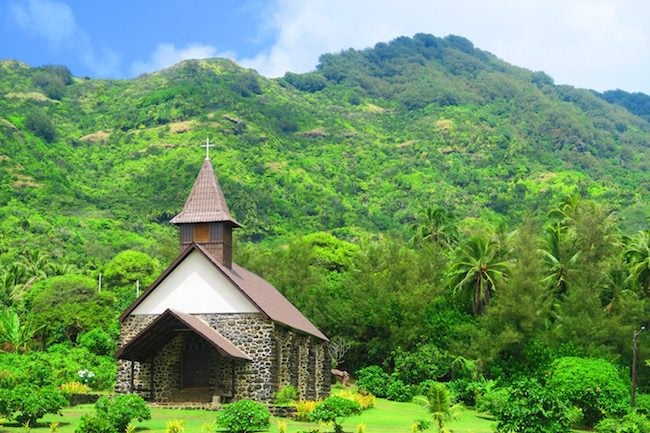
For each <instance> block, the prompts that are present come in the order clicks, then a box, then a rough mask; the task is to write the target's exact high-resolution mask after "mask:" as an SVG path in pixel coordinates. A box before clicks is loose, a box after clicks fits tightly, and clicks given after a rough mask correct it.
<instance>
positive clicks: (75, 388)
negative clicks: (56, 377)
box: [59, 381, 90, 394]
mask: <svg viewBox="0 0 650 433" xmlns="http://www.w3.org/2000/svg"><path fill="white" fill-rule="evenodd" d="M59 389H60V390H61V391H63V392H65V393H66V394H87V393H89V392H90V387H89V386H88V385H86V384H84V383H81V382H77V381H72V382H66V383H64V384H62V385H61V386H60V387H59Z"/></svg>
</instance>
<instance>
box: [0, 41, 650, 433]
mask: <svg viewBox="0 0 650 433" xmlns="http://www.w3.org/2000/svg"><path fill="white" fill-rule="evenodd" d="M0 94H1V95H3V96H2V98H0V146H1V147H0V179H1V182H0V206H1V207H0V302H1V303H2V305H3V307H4V309H3V312H2V316H0V319H1V320H0V337H1V338H0V340H1V342H2V349H3V350H4V351H5V352H12V353H11V354H7V355H3V356H2V357H0V364H1V368H2V375H0V391H1V390H2V389H11V388H13V387H17V386H32V387H37V388H38V387H49V386H60V385H62V384H65V385H68V386H69V384H70V383H72V382H75V381H80V382H84V383H83V384H85V385H88V386H90V387H93V388H97V389H106V388H110V386H111V380H112V379H111V378H112V377H113V375H114V366H113V364H112V361H111V354H112V352H113V350H114V345H115V339H116V336H117V324H116V318H117V316H118V315H119V313H120V312H121V310H122V309H123V308H124V307H125V306H126V305H127V304H128V303H129V302H131V301H132V300H133V299H134V297H135V296H136V289H135V285H136V281H137V282H139V284H140V285H141V287H144V286H146V284H148V283H150V282H152V281H153V279H154V278H155V277H156V276H157V275H158V274H159V272H160V271H161V270H162V268H163V266H164V265H165V264H167V263H169V262H170V260H171V259H172V258H173V257H174V256H175V254H176V253H177V251H178V250H177V248H178V246H177V240H176V236H177V235H176V233H175V229H174V228H173V227H171V226H170V225H169V224H167V221H168V220H169V219H170V217H171V216H173V215H174V214H175V213H176V212H178V211H179V210H180V208H181V206H182V204H183V201H184V199H185V197H186V196H187V194H188V192H189V189H190V186H191V184H192V182H193V180H194V177H195V175H196V173H197V171H198V168H199V164H200V161H201V158H202V157H203V152H202V150H201V149H200V148H199V147H198V146H199V144H200V143H202V142H204V141H205V137H210V139H211V141H213V142H218V143H219V147H218V148H217V149H216V150H214V151H213V154H212V155H213V158H212V159H213V163H214V165H215V169H216V171H217V173H218V176H219V179H220V181H221V184H222V186H223V189H224V192H225V195H226V197H227V199H228V202H229V204H230V207H231V210H232V213H233V214H234V216H235V217H236V218H237V219H238V220H239V221H240V222H242V223H243V225H244V229H242V230H240V231H239V232H238V233H239V234H238V244H237V246H236V256H237V257H236V259H237V261H238V262H240V263H241V264H243V265H245V266H246V267H249V268H250V269H252V270H254V271H256V272H258V273H260V274H261V275H263V276H264V277H265V278H267V279H269V280H270V281H271V282H272V283H273V284H274V285H276V286H277V287H278V288H279V289H280V290H281V291H282V292H283V293H285V294H286V295H287V297H288V298H289V299H290V300H292V301H293V302H294V303H295V304H296V305H297V306H298V307H299V308H301V309H302V310H303V311H304V312H305V314H306V315H307V316H308V317H309V318H310V319H312V320H313V321H314V322H315V323H316V324H317V325H318V326H319V327H321V329H323V331H324V332H325V333H326V334H327V335H329V336H331V337H336V340H335V341H336V342H337V345H338V346H339V347H340V348H343V349H345V350H341V351H340V353H341V354H343V355H341V357H340V358H339V359H338V361H339V362H340V363H341V367H342V368H345V369H348V370H350V371H355V370H357V369H359V368H362V367H367V366H371V365H375V367H371V370H364V371H365V373H368V377H367V378H366V379H367V380H368V381H370V382H371V383H373V384H374V385H373V386H375V385H376V386H377V387H378V389H380V390H381V391H380V392H381V393H383V394H384V395H386V396H388V397H390V398H392V399H394V400H404V401H406V400H409V399H410V398H411V397H412V396H413V394H414V392H417V391H418V390H419V391H422V393H424V394H426V392H428V391H427V390H428V389H438V388H436V385H433V383H435V382H441V381H442V382H448V383H449V388H450V389H451V390H452V391H453V393H454V395H455V396H456V397H457V398H458V399H460V400H463V401H465V402H466V403H468V404H478V403H479V402H478V401H475V400H476V399H479V400H480V399H483V400H482V401H483V402H484V403H485V405H486V406H490V405H491V404H492V403H490V402H488V400H489V401H496V400H497V398H496V397H495V398H492V397H493V396H492V391H491V390H492V388H495V389H499V390H510V391H507V392H508V395H509V396H510V400H508V402H507V404H510V405H513V406H512V407H516V405H518V404H519V405H520V406H522V407H525V406H526V405H528V404H529V403H528V402H530V401H532V400H531V399H533V400H534V399H541V400H543V401H544V402H545V403H544V404H546V403H548V404H549V405H550V406H549V411H556V410H558V411H564V410H565V409H564V406H567V405H566V404H565V403H563V402H560V403H561V404H560V403H558V402H556V401H555V400H552V399H551V397H549V396H550V395H551V394H549V392H547V391H544V389H545V387H550V386H554V387H556V388H557V389H560V388H561V386H560V385H559V384H556V383H555V382H552V381H553V380H554V379H553V378H554V377H555V376H552V373H553V371H554V369H556V366H557V365H558V363H559V362H567V363H569V364H570V365H573V364H571V363H572V362H573V363H574V364H576V363H577V364H580V363H581V362H590V361H594V360H595V361H594V362H603V363H605V364H606V365H601V364H598V366H599V367H598V371H602V372H604V373H603V374H604V375H605V377H607V378H608V379H607V383H606V385H608V386H609V385H612V384H614V385H616V387H618V388H617V390H620V389H621V387H623V388H626V387H627V386H628V379H627V377H629V372H628V370H627V368H628V366H629V364H630V359H631V337H632V333H633V332H634V331H635V330H638V329H640V327H641V326H642V325H646V326H650V323H648V317H650V303H649V296H650V256H649V255H650V232H649V231H648V221H649V218H650V206H648V202H649V200H650V178H649V176H648V173H649V172H650V123H648V121H647V116H645V115H646V114H647V113H646V112H645V111H643V108H638V107H640V105H642V104H643V103H645V102H644V101H645V99H644V98H643V96H638V97H634V98H626V97H624V96H625V95H620V94H619V95H618V96H616V95H614V94H609V93H605V94H604V95H600V96H602V97H599V95H596V94H594V93H593V92H591V91H587V90H580V89H575V88H573V87H570V86H556V85H555V84H554V83H553V80H552V79H551V78H550V77H549V76H547V75H546V74H544V73H541V72H530V71H527V70H524V69H521V68H517V67H514V66H511V65H508V64H507V63H505V62H503V61H501V60H499V59H497V58H496V57H494V56H493V55H491V54H489V53H487V52H484V51H481V50H478V49H476V48H475V47H473V46H472V44H471V43H470V42H469V41H467V40H466V39H463V38H460V37H456V36H449V37H447V38H444V39H439V38H435V37H433V36H430V35H423V34H418V35H416V36H415V37H413V38H398V39H396V40H395V41H392V42H390V43H387V44H384V43H380V44H377V45H376V46H375V47H374V48H372V49H366V50H361V51H358V50H347V51H344V52H342V53H339V54H326V55H324V56H322V57H321V61H320V64H319V65H318V67H317V69H316V70H315V71H313V72H310V73H308V74H292V73H288V74H287V75H286V76H285V77H283V78H281V79H276V80H268V79H265V78H263V77H261V76H259V75H257V74H256V73H255V72H254V71H250V70H245V69H242V68H240V67H238V66H237V65H235V64H233V63H232V62H229V61H226V60H202V61H186V62H183V63H181V64H178V65H176V66H174V67H172V68H170V69H167V70H164V71H161V72H158V73H154V74H151V75H143V76H141V77H139V78H137V79H134V80H124V81H121V80H89V79H79V78H75V77H72V76H71V75H70V72H69V71H68V70H67V69H66V68H65V67H60V66H45V67H40V68H30V67H27V66H26V65H23V64H20V63H18V62H14V61H4V62H1V63H0ZM602 98H605V99H607V100H611V101H612V102H615V104H620V105H623V106H624V107H626V108H627V109H625V108H622V107H620V106H618V105H615V104H610V103H608V102H607V101H606V100H604V99H602ZM612 98H613V99H612ZM628 100H629V101H628ZM625 101H628V102H625ZM630 104H632V105H630ZM637 108H638V109H637ZM635 113H636V114H638V116H637V115H636V114H635ZM644 116H645V117H644ZM100 273H101V274H102V277H103V280H102V290H101V292H99V291H98V277H99V274H100ZM639 348H640V359H641V360H645V359H648V358H650V340H649V339H648V337H647V334H646V333H642V334H641V335H640V337H639ZM13 357H20V359H21V362H13V361H12V360H13V359H14V358H13ZM567 359H568V360H569V361H567ZM571 360H573V361H571ZM46 371H49V372H50V373H48V374H45V373H44V372H46ZM612 372H613V373H612ZM35 375H36V376H35ZM639 375H640V381H639V384H640V386H641V388H642V390H643V391H648V388H649V387H650V371H649V369H648V367H647V366H645V364H643V363H642V365H641V367H640V373H639ZM361 376H363V374H362V375H361ZM613 376H615V377H616V380H615V379H614V378H613ZM35 377H36V378H37V379H35ZM557 380H559V379H557ZM580 380H583V379H580ZM584 380H585V381H587V380H590V378H589V377H585V378H584ZM491 381H495V382H491ZM529 383H536V384H539V385H540V387H542V389H541V390H539V392H537V391H538V390H535V389H532V388H531V387H530V386H529V385H526V384H529ZM558 383H559V382H558ZM522 384H523V385H522ZM614 385H612V386H614ZM599 386H600V385H599ZM418 388H419V389H418ZM562 389H563V390H564V388H562ZM603 389H605V388H604V385H603ZM520 391H521V392H520ZM495 392H496V391H495ZM562 392H564V391H562ZM566 393H567V394H566V395H567V396H570V395H571V394H570V393H571V391H570V390H566ZM567 398H568V397H567ZM549 399H551V400H549ZM644 399H645V396H644V395H641V396H640V401H645V400H644ZM522 402H523V403H522ZM556 403H557V404H556ZM503 404H504V403H502V404H500V405H498V406H499V407H500V408H503V407H504V406H503ZM606 404H608V403H603V402H599V401H597V403H594V405H595V406H594V407H585V408H580V410H581V411H582V416H583V417H584V418H583V422H585V423H586V424H588V425H593V424H594V423H596V422H597V421H598V418H599V417H601V416H603V414H604V413H605V412H603V411H604V410H607V408H609V406H606ZM569 409H571V408H567V410H569ZM493 411H494V412H497V411H498V408H495V409H494V410H493ZM542 412H544V411H542ZM562 413H563V415H562V417H564V418H562V419H563V420H564V421H562V420H561V421H557V419H555V420H551V421H552V422H553V423H555V424H554V425H557V426H559V427H557V428H558V429H560V430H561V429H562V428H564V426H565V425H566V423H569V421H570V420H574V418H572V417H570V416H569V415H570V414H568V413H564V412H562ZM593 413H598V414H600V415H598V416H595V415H592V414H593ZM605 414H606V415H608V416H609V415H611V416H613V417H616V416H622V415H623V414H624V413H623V411H621V410H620V408H618V407H614V408H613V409H611V410H610V411H609V412H607V413H605ZM542 415H544V414H543V413H542ZM544 416H545V415H544ZM556 421H557V422H559V424H557V423H556ZM89 422H90V421H89ZM510 422H514V421H512V420H510V419H509V420H505V421H504V423H505V424H504V425H509V424H508V423H510ZM504 428H505V427H504Z"/></svg>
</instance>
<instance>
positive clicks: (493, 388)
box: [475, 380, 510, 415]
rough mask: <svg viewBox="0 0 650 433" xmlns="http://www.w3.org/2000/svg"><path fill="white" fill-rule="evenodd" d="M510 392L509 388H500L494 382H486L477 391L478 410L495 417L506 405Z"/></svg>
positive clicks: (476, 406) (476, 405)
mask: <svg viewBox="0 0 650 433" xmlns="http://www.w3.org/2000/svg"><path fill="white" fill-rule="evenodd" d="M509 392H510V391H509V389H508V388H504V387H499V386H498V385H497V383H496V382H495V381H493V380H488V381H486V382H484V383H483V384H481V385H480V386H479V387H477V389H476V397H475V400H476V404H475V408H476V410H478V411H479V412H487V413H491V414H493V415H494V414H495V413H497V412H498V411H499V410H501V408H502V407H503V405H504V404H505V402H506V400H507V398H508V394H509Z"/></svg>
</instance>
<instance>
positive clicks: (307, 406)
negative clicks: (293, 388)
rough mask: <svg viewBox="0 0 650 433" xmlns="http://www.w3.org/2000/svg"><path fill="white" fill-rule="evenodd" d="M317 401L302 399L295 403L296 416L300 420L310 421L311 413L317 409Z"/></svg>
mask: <svg viewBox="0 0 650 433" xmlns="http://www.w3.org/2000/svg"><path fill="white" fill-rule="evenodd" d="M317 404H318V402H317V401H313V400H301V401H296V402H294V403H293V407H295V408H296V413H295V414H294V418H295V419H296V420H298V421H309V420H310V419H311V413H312V412H313V411H314V409H316V405H317Z"/></svg>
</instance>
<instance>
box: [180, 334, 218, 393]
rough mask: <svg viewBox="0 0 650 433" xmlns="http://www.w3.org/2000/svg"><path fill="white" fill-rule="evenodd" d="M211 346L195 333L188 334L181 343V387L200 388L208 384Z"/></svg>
mask: <svg viewBox="0 0 650 433" xmlns="http://www.w3.org/2000/svg"><path fill="white" fill-rule="evenodd" d="M211 351H212V347H211V346H210V345H209V344H208V343H207V342H206V341H205V340H204V339H203V338H201V337H199V336H198V335H196V334H189V335H187V336H186V338H185V342H184V344H183V387H184V388H202V387H207V386H209V385H210V352H211Z"/></svg>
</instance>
